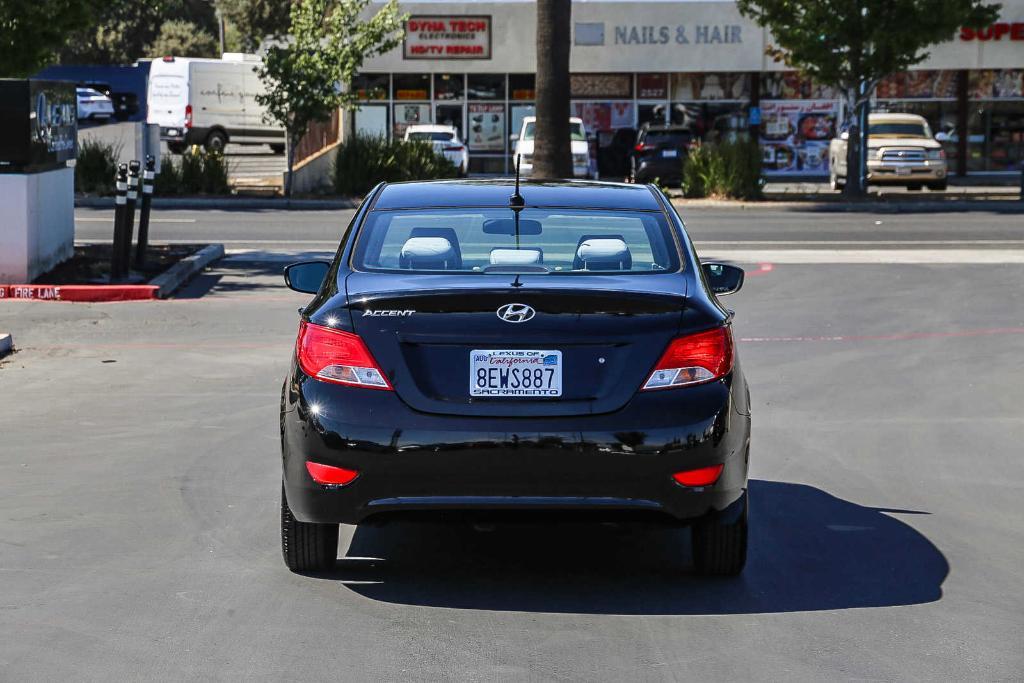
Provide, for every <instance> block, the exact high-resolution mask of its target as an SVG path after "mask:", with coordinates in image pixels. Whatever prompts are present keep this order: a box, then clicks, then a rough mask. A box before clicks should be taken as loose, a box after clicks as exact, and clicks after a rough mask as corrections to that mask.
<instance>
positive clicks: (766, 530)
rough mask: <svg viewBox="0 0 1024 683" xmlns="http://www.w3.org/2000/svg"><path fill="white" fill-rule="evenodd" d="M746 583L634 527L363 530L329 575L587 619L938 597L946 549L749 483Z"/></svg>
mask: <svg viewBox="0 0 1024 683" xmlns="http://www.w3.org/2000/svg"><path fill="white" fill-rule="evenodd" d="M750 495H751V530H750V533H751V536H750V538H751V545H750V554H749V557H748V561H747V566H746V569H745V571H744V573H743V575H742V576H741V577H739V578H734V579H713V578H705V577H701V576H698V575H696V574H694V571H693V568H692V564H691V558H690V541H689V533H688V531H687V530H685V529H669V528H658V527H644V526H634V525H622V526H618V525H601V524H591V525H588V524H575V523H574V524H569V523H567V524H557V523H556V524H545V525H521V526H518V525H514V526H498V527H497V528H495V529H494V530H493V531H480V530H477V529H474V528H472V527H470V526H468V525H442V524H428V523H395V524H391V525H386V526H382V527H364V526H360V527H357V528H356V529H355V531H354V533H353V535H352V539H351V543H350V547H349V549H348V552H347V554H346V556H345V557H343V558H342V559H340V560H338V564H337V568H336V569H335V571H333V572H329V573H327V574H318V575H315V576H316V577H317V578H320V579H322V580H332V581H340V582H341V583H343V584H344V585H345V586H346V587H347V589H348V590H352V591H354V592H356V593H359V594H360V595H363V596H365V597H367V598H370V599H374V600H380V601H384V602H389V603H400V604H406V605H421V606H431V607H451V608H458V609H481V610H499V611H526V612H549V613H583V614H651V615H669V614H753V613H773V612H799V611H815V610H835V609H849V608H855V607H886V606H894V605H912V604H920V603H927V602H933V601H935V600H938V599H940V598H941V596H942V583H943V581H944V580H945V578H946V576H947V575H948V573H949V564H948V563H947V561H946V558H945V557H944V556H943V554H942V553H941V552H940V551H939V550H938V549H937V548H936V547H935V546H934V545H933V544H932V543H931V542H930V541H929V540H928V539H927V538H925V537H924V536H923V535H921V534H920V533H919V532H918V531H916V530H915V529H914V528H912V527H911V526H909V525H908V524H906V523H904V522H903V521H901V520H900V519H898V517H899V516H903V515H908V514H909V515H915V514H928V513H925V512H914V511H908V510H886V509H881V508H872V507H866V506H863V505H858V504H856V503H852V502H850V501H846V500H842V499H841V498H837V497H835V496H833V495H831V494H829V493H827V492H825V491H822V490H820V489H817V488H814V487H813V486H807V485H805V484H792V483H784V482H774V481H759V480H754V481H751V482H750Z"/></svg>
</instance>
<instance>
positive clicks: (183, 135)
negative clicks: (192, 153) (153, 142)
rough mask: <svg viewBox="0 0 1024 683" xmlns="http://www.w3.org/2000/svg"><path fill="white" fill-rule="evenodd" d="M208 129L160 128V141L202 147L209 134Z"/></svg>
mask: <svg viewBox="0 0 1024 683" xmlns="http://www.w3.org/2000/svg"><path fill="white" fill-rule="evenodd" d="M209 132H210V130H209V129H208V128H173V127H163V126H161V127H160V139H161V140H162V141H164V142H177V143H180V144H182V145H186V146H191V145H201V144H203V143H204V142H205V141H206V136H207V134H209Z"/></svg>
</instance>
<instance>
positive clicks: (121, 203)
mask: <svg viewBox="0 0 1024 683" xmlns="http://www.w3.org/2000/svg"><path fill="white" fill-rule="evenodd" d="M115 187H116V188H117V195H116V196H115V198H114V244H113V248H112V249H111V250H110V279H111V281H113V280H120V279H121V278H123V277H124V276H125V274H126V273H127V271H128V264H127V263H123V262H122V261H121V255H122V254H123V251H122V249H121V242H122V241H123V240H124V213H125V208H126V205H127V202H128V165H127V164H118V166H117V177H116V183H115Z"/></svg>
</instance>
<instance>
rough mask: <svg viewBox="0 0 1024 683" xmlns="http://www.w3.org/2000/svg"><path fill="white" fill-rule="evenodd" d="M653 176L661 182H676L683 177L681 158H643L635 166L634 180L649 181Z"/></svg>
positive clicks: (680, 180)
mask: <svg viewBox="0 0 1024 683" xmlns="http://www.w3.org/2000/svg"><path fill="white" fill-rule="evenodd" d="M655 178H657V179H659V180H660V181H661V182H662V183H668V184H676V183H679V182H682V179H683V162H682V160H681V159H654V160H643V161H640V162H638V163H637V166H636V181H637V182H639V183H649V182H652V181H653V180H654V179H655Z"/></svg>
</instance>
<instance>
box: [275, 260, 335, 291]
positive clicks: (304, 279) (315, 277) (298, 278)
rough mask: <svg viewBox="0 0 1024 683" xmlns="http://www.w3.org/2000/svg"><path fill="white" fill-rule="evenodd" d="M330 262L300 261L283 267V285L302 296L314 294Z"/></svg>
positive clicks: (329, 267)
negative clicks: (300, 293)
mask: <svg viewBox="0 0 1024 683" xmlns="http://www.w3.org/2000/svg"><path fill="white" fill-rule="evenodd" d="M330 269H331V263H330V261H302V262H301V263H293V264H291V265H289V266H285V267H284V283H285V284H286V285H288V287H289V288H290V289H294V290H295V291H296V292H302V293H303V294H316V293H317V292H319V291H320V285H322V284H323V282H324V277H325V276H326V275H327V271H328V270H330Z"/></svg>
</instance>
